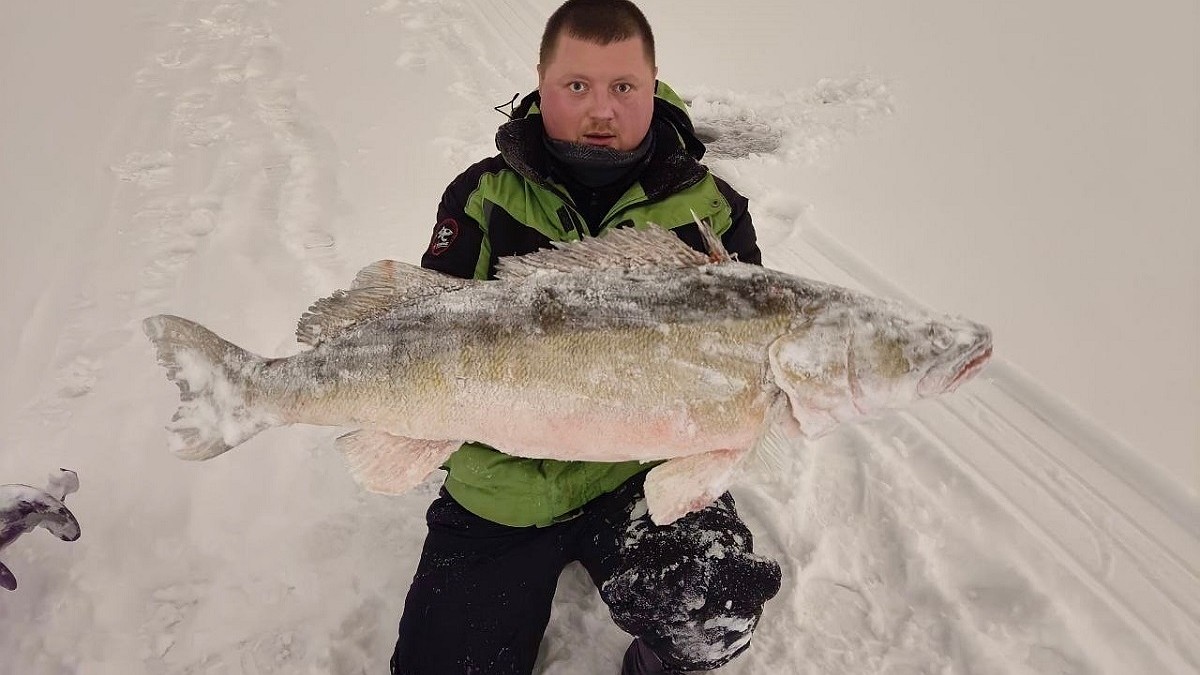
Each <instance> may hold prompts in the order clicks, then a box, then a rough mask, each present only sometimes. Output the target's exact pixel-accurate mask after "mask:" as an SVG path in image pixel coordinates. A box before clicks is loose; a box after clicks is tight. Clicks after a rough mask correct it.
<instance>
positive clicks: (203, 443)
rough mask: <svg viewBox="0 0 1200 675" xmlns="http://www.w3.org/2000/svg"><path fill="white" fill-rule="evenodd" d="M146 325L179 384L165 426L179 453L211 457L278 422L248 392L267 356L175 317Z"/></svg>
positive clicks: (163, 362) (159, 318)
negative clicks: (176, 406)
mask: <svg viewBox="0 0 1200 675" xmlns="http://www.w3.org/2000/svg"><path fill="white" fill-rule="evenodd" d="M142 328H143V329H144V330H145V332H146V335H147V337H149V338H150V341H151V342H152V343H154V348H155V350H156V351H157V352H158V363H159V365H161V366H163V367H164V368H166V369H167V378H168V379H170V380H171V381H172V382H174V383H175V385H176V386H178V387H179V398H180V401H181V404H180V406H179V410H177V411H175V415H174V417H172V418H171V423H170V424H169V425H167V430H168V431H170V432H171V434H170V448H171V451H172V452H173V453H175V455H176V456H178V457H180V458H182V459H189V460H202V459H211V458H213V457H216V456H217V455H219V454H221V453H223V452H225V451H227V450H229V449H231V448H233V447H234V446H235V445H238V444H240V443H242V442H243V441H246V440H247V439H249V438H250V437H251V436H254V435H255V434H257V433H258V432H260V431H262V430H263V429H267V428H269V427H272V426H275V425H277V424H279V422H278V421H277V420H276V419H275V418H274V416H273V415H271V414H269V412H268V411H265V410H263V409H261V407H260V406H256V405H254V404H253V402H252V400H251V397H250V396H248V394H251V393H253V392H254V391H255V389H256V387H255V378H256V375H257V373H258V372H259V371H260V370H261V368H262V366H263V365H264V364H265V363H266V359H264V358H262V357H260V356H256V355H254V354H252V353H250V352H248V351H246V350H244V349H242V348H241V347H238V346H237V345H234V344H233V343H231V342H228V341H226V340H224V339H222V338H220V337H219V336H217V334H216V333H213V332H212V331H210V330H208V329H207V328H205V327H204V326H201V325H200V324H198V323H195V322H193V321H188V320H187V319H182V318H180V317H177V316H171V315H168V314H159V315H157V316H152V317H150V318H148V319H146V320H145V321H143V322H142ZM254 398H257V397H254Z"/></svg>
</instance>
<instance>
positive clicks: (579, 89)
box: [567, 82, 587, 94]
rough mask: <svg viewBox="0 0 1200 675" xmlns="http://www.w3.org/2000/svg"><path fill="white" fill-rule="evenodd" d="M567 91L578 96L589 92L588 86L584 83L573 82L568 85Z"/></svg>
mask: <svg viewBox="0 0 1200 675" xmlns="http://www.w3.org/2000/svg"><path fill="white" fill-rule="evenodd" d="M567 89H570V90H571V91H572V92H574V93H576V94H582V93H583V92H585V91H587V85H586V84H584V83H582V82H572V83H570V84H568V85H567Z"/></svg>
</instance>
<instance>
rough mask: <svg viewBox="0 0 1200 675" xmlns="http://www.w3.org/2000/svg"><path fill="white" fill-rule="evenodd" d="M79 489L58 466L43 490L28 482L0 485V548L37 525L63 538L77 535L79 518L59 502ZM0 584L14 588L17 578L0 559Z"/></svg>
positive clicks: (69, 473) (72, 475)
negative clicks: (31, 485)
mask: <svg viewBox="0 0 1200 675" xmlns="http://www.w3.org/2000/svg"><path fill="white" fill-rule="evenodd" d="M78 489H79V476H77V475H76V474H75V472H74V471H70V470H67V469H59V470H58V471H56V472H54V473H52V474H50V484H49V485H48V486H47V487H46V489H44V490H39V489H38V488H34V487H30V486H28V485H19V484H12V485H0V551H3V550H4V549H5V548H7V547H8V545H9V544H11V543H13V542H14V541H16V540H17V537H20V536H21V535H22V534H25V533H26V532H31V531H33V529H34V528H36V527H37V526H38V525H41V526H42V527H44V528H46V529H47V530H50V533H51V534H53V535H54V536H56V537H58V538H59V539H62V540H63V541H75V540H76V539H78V538H79V534H80V532H79V521H77V520H75V515H74V514H73V513H71V510H70V509H68V508H67V507H66V505H65V504H63V500H64V499H66V497H67V495H69V494H71V493H72V492H75V491H76V490H78ZM0 586H2V587H4V588H7V589H8V590H10V591H12V590H16V588H17V578H16V577H15V576H13V573H12V572H11V571H10V570H9V569H8V568H7V567H5V566H4V563H2V562H0Z"/></svg>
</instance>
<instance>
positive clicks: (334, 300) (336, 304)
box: [296, 260, 474, 347]
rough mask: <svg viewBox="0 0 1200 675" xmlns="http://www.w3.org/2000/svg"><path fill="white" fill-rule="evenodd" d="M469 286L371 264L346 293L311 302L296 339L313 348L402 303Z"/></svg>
mask: <svg viewBox="0 0 1200 675" xmlns="http://www.w3.org/2000/svg"><path fill="white" fill-rule="evenodd" d="M472 283H474V282H473V281H471V280H470V279H459V278H457V277H452V276H450V275H448V274H442V273H441V272H435V271H433V270H427V269H425V268H422V267H417V266H416V265H409V264H408V263H403V262H399V261H396V260H380V261H377V262H373V263H371V264H370V265H367V266H366V267H364V268H362V270H360V271H359V273H358V274H357V275H355V277H354V282H353V283H351V285H350V290H348V291H337V292H335V293H334V294H333V295H331V296H329V297H327V298H322V299H320V300H318V301H316V302H314V303H313V304H312V306H311V307H309V308H308V311H307V312H305V313H304V315H303V316H301V317H300V322H299V324H298V325H297V326H296V339H297V340H298V341H300V342H301V343H303V344H307V345H311V346H313V347H315V346H317V345H318V344H320V343H321V342H322V341H324V340H328V339H330V338H331V337H334V336H337V335H341V334H342V333H344V332H346V331H347V330H349V329H350V328H352V327H354V326H355V325H357V324H359V323H362V322H363V321H369V320H371V319H374V318H377V317H379V316H381V315H382V314H383V313H384V312H386V311H387V310H389V309H391V308H392V307H395V306H396V305H397V304H399V303H402V302H404V301H405V300H413V299H416V298H420V297H426V296H429V295H436V294H438V293H447V292H450V291H456V290H458V289H460V288H465V287H467V286H469V285H470V284H472Z"/></svg>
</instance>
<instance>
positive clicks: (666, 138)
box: [496, 91, 708, 201]
mask: <svg viewBox="0 0 1200 675" xmlns="http://www.w3.org/2000/svg"><path fill="white" fill-rule="evenodd" d="M539 101H540V98H539V96H538V92H537V91H534V92H532V93H530V94H529V95H528V96H526V97H525V98H524V99H522V101H521V103H520V104H519V105H518V106H517V107H516V108H515V109H514V111H513V119H512V120H511V121H509V122H506V123H504V124H502V125H500V128H499V130H497V132H496V148H497V149H499V150H500V155H501V156H502V157H503V158H504V161H505V162H507V163H508V165H509V166H510V167H512V169H513V171H516V172H517V173H519V174H521V176H522V177H524V178H526V179H527V180H529V181H531V182H533V183H535V184H537V185H540V186H542V187H544V188H552V185H551V181H550V178H549V167H550V158H549V152H548V151H547V150H546V146H545V144H544V143H543V141H542V138H543V136H544V135H545V129H544V127H543V126H542V116H541V113H540V111H539V110H538V109H537V107H536V106H537V104H538V103H539ZM651 128H652V130H653V133H654V135H655V137H654V140H655V142H654V150H653V151H652V152H651V154H650V158H649V160H648V161H647V163H646V167H645V169H644V170H643V172H642V174H641V176H639V178H638V182H639V183H640V184H641V186H642V190H643V191H645V193H646V197H647V198H648V199H649V200H650V201H657V200H659V199H663V198H665V197H667V196H669V195H671V194H674V193H676V192H680V191H682V190H685V189H687V188H689V187H691V186H693V185H695V184H696V183H698V182H700V181H701V180H703V178H704V176H705V175H707V173H708V169H706V168H705V167H704V166H703V165H702V164H700V162H699V161H698V160H699V159H700V157H701V156H703V154H704V145H703V144H702V143H701V142H700V141H699V139H697V138H696V135H695V131H694V130H693V128H692V122H691V120H690V119H688V117H687V113H686V112H684V111H682V110H680V109H678V108H677V107H676V106H674V105H672V104H671V103H669V102H667V101H665V100H664V99H662V98H655V100H654V118H653V120H652V121H651Z"/></svg>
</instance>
